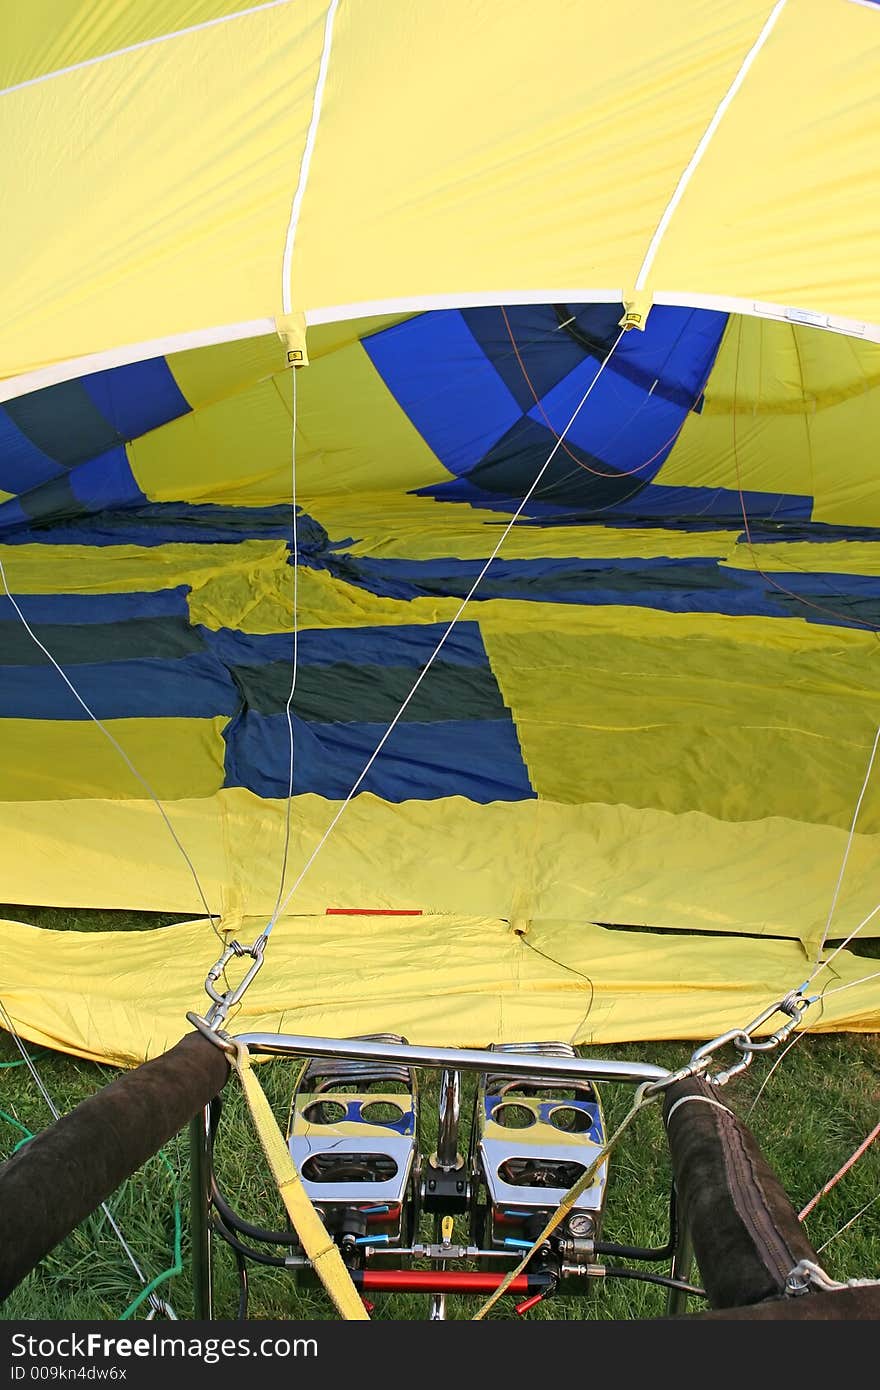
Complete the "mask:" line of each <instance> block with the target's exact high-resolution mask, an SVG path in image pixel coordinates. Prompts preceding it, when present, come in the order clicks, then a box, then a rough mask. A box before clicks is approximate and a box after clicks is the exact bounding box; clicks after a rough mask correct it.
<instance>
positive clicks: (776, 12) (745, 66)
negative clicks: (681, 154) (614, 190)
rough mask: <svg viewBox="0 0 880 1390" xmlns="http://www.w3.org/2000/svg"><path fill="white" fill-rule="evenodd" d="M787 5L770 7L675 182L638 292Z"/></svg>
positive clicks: (782, 0)
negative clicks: (724, 121)
mask: <svg viewBox="0 0 880 1390" xmlns="http://www.w3.org/2000/svg"><path fill="white" fill-rule="evenodd" d="M786 4H787V0H776V4H775V5H774V6H773V9H772V10H771V12H770V14H769V16H768V17H767V19H766V21H765V23H764V27H763V28H762V30H761V32H760V34H759V35H758V37H757V38H756V39H755V42H754V43H753V44H752V46H751V48H750V49H749V51H748V53H747V54H746V56H745V58H744V59H743V61H742V63H741V64H740V67H739V71H738V72H737V74H736V77H735V78H734V79H733V81H732V82H731V84H730V86H729V87H728V89H727V91H726V92H725V94H724V96H723V97H722V98H721V101H720V102H719V103H718V106H717V107H716V110H715V114H714V115H713V117H712V119H711V121H710V122H709V124H708V126H707V127H706V129H705V131H704V132H703V135H702V138H701V140H700V143H699V144H698V145H697V148H696V149H695V150H694V152H693V154H692V155H691V157H690V160H689V161H688V164H687V167H686V168H685V170H684V172H683V173H682V175H681V178H680V179H679V180H678V183H677V184H676V186H675V191H674V192H673V194H672V197H671V198H670V199H669V202H668V203H667V204H666V207H665V209H664V212H663V216H662V217H661V218H660V221H659V223H658V224H657V230H656V231H655V232H654V235H653V236H652V237H651V240H650V242H649V243H648V249H647V251H646V252H645V259H644V260H643V261H642V265H641V269H640V270H639V273H638V277H637V279H636V284H635V287H636V289H637V290H641V289H644V287H645V281H646V280H647V278H648V273H649V271H650V269H651V266H652V265H653V264H654V257H655V256H656V255H657V252H658V251H659V249H660V243H661V241H662V240H663V237H664V235H665V233H666V229H667V227H668V226H669V224H670V222H671V221H672V218H673V215H674V214H675V211H676V209H677V207H678V205H679V203H680V202H681V200H682V198H683V197H684V193H685V189H686V188H687V186H688V184H689V183H690V181H691V179H692V178H693V176H694V174H695V173H696V170H697V167H698V165H699V163H700V160H701V159H702V158H703V155H704V154H705V153H706V150H707V149H708V148H709V142H710V141H711V139H712V136H713V135H714V134H715V132H716V130H717V129H718V127H719V125H720V124H721V119H722V117H723V116H724V113H725V112H726V110H727V108H728V107H729V106H730V103H731V102H732V101H733V98H734V97H735V96H736V94H737V92H738V91H739V89H740V87H741V86H742V84H743V82H744V81H745V79H746V76H747V74H748V71H749V68H750V67H751V66H752V64H753V63H754V61H755V59H756V58H757V56H758V54H759V53H760V52H761V49H762V48H763V47H764V44H765V43H766V42H767V40H768V39H769V37H770V34H771V33H772V31H773V28H774V26H775V24H776V21H777V19H778V18H779V16H780V15H781V13H782V11H783V10H784V9H785V6H786Z"/></svg>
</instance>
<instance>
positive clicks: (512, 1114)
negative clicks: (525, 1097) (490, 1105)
mask: <svg viewBox="0 0 880 1390" xmlns="http://www.w3.org/2000/svg"><path fill="white" fill-rule="evenodd" d="M489 1118H490V1119H492V1120H494V1121H495V1123H496V1125H501V1126H502V1127H503V1128H504V1129H528V1128H529V1126H530V1125H533V1124H535V1123H536V1119H535V1112H534V1110H532V1109H530V1108H529V1106H528V1105H520V1104H519V1103H518V1102H517V1101H513V1100H505V1101H502V1102H501V1104H500V1105H496V1106H495V1109H494V1110H493V1111H492V1113H491V1115H490V1117H489Z"/></svg>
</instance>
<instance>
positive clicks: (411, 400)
mask: <svg viewBox="0 0 880 1390" xmlns="http://www.w3.org/2000/svg"><path fill="white" fill-rule="evenodd" d="M362 346H363V348H364V350H365V351H366V352H367V353H368V354H369V357H370V360H371V361H372V363H373V366H374V367H375V368H376V370H377V371H378V373H379V375H380V376H381V377H382V380H383V381H384V382H385V385H386V386H387V387H388V389H389V391H390V392H391V394H392V395H393V396H394V398H395V400H396V401H397V402H398V404H399V405H400V406H401V407H402V409H403V410H405V411H406V413H407V415H408V416H409V418H410V420H412V422H413V424H414V425H415V427H416V429H417V430H418V431H419V433H420V434H421V435H422V437H423V438H424V439H425V440H426V442H427V443H428V444H429V446H430V447H431V448H432V449H433V450H434V453H435V454H436V455H437V457H438V458H439V459H440V462H441V463H443V464H444V465H445V467H446V468H448V469H449V471H450V472H451V473H455V474H460V473H466V472H467V471H468V469H469V468H471V467H472V466H473V464H475V463H476V462H477V461H478V460H479V459H480V458H482V456H483V455H484V454H485V452H486V450H487V449H488V448H490V447H491V445H492V444H494V442H495V441H496V440H497V439H500V437H501V436H502V435H503V434H504V433H505V431H506V430H508V429H509V428H510V426H511V425H512V424H513V422H514V421H515V420H516V419H517V418H518V417H519V416H520V414H521V413H522V412H521V410H520V407H519V405H518V404H517V401H516V400H515V399H514V397H513V396H512V395H511V393H510V391H509V390H508V389H507V387H506V386H505V385H504V382H503V381H502V380H501V378H500V376H499V375H498V373H497V372H496V370H495V368H494V367H493V366H492V364H491V362H489V360H488V359H487V357H486V355H485V353H484V352H483V351H482V349H481V348H480V346H479V344H478V343H477V342H476V340H475V339H474V336H473V334H472V333H471V331H470V329H469V328H468V326H467V324H466V323H465V321H464V318H463V317H462V315H461V314H460V313H459V312H458V310H457V309H450V310H442V311H440V312H438V313H431V314H422V315H420V316H419V317H418V318H414V319H408V320H407V322H406V323H400V324H396V325H395V326H394V327H393V328H386V329H385V331H384V332H382V333H376V334H374V335H373V337H371V338H367V339H365V340H364V342H363V344H362Z"/></svg>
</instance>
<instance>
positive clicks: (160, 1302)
mask: <svg viewBox="0 0 880 1390" xmlns="http://www.w3.org/2000/svg"><path fill="white" fill-rule="evenodd" d="M0 1014H2V1015H3V1021H4V1023H5V1025H6V1028H7V1030H8V1032H9V1033H10V1035H11V1037H12V1039H13V1041H14V1042H15V1045H16V1047H17V1048H18V1050H19V1052H20V1053H21V1056H22V1060H23V1061H24V1063H25V1065H26V1066H27V1069H28V1071H29V1072H30V1074H31V1077H32V1079H33V1082H34V1085H35V1086H36V1087H37V1090H38V1091H39V1092H40V1095H41V1096H42V1097H43V1100H44V1101H45V1102H46V1105H47V1107H48V1109H49V1113H50V1114H51V1116H52V1118H53V1120H60V1119H61V1111H60V1110H59V1109H58V1106H57V1105H56V1104H55V1101H54V1100H53V1099H52V1095H51V1093H50V1092H49V1090H48V1088H47V1087H46V1084H45V1082H44V1081H43V1078H42V1077H41V1076H40V1073H39V1072H38V1070H37V1067H36V1064H35V1062H34V1059H33V1058H32V1057H31V1055H30V1053H29V1052H28V1050H27V1048H26V1047H25V1045H24V1043H23V1042H22V1040H21V1036H20V1034H19V1032H18V1029H17V1028H16V1026H15V1024H14V1022H13V1020H12V1017H11V1015H10V1013H9V1010H8V1009H7V1008H6V1005H5V1004H4V1002H3V1000H2V999H0ZM101 1211H102V1212H103V1213H104V1215H105V1217H106V1218H107V1222H108V1224H109V1226H110V1229H111V1230H112V1231H113V1234H114V1235H115V1236H116V1239H117V1240H118V1241H119V1244H120V1246H121V1247H122V1250H123V1252H124V1254H125V1257H126V1259H127V1260H128V1263H129V1264H130V1265H131V1267H132V1269H133V1270H134V1272H135V1274H136V1275H137V1277H138V1279H139V1280H140V1282H141V1284H143V1285H146V1283H147V1276H146V1275H145V1274H144V1271H143V1270H142V1269H141V1267H140V1265H139V1263H138V1261H137V1257H136V1256H135V1253H134V1251H133V1250H132V1248H131V1246H130V1245H129V1243H128V1241H127V1240H126V1239H125V1236H124V1235H123V1233H122V1229H121V1227H120V1225H119V1223H118V1221H117V1220H116V1218H115V1216H114V1215H113V1213H112V1211H111V1210H110V1208H109V1206H108V1205H107V1203H106V1202H102V1203H101ZM149 1301H150V1306H151V1307H152V1308H153V1309H154V1310H155V1311H156V1312H158V1313H162V1312H164V1311H165V1300H164V1299H161V1298H157V1296H156V1295H155V1294H151V1295H150V1299H149ZM168 1308H169V1309H171V1316H172V1317H174V1318H176V1316H177V1315H176V1314H175V1313H174V1310H173V1308H171V1305H170V1303H169V1304H168Z"/></svg>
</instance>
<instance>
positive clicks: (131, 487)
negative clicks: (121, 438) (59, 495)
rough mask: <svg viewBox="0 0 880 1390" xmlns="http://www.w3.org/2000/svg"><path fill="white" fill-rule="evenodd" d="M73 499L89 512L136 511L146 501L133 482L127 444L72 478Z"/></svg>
mask: <svg viewBox="0 0 880 1390" xmlns="http://www.w3.org/2000/svg"><path fill="white" fill-rule="evenodd" d="M69 478H70V487H71V491H72V492H73V495H74V497H75V498H76V499H77V501H79V502H81V503H82V505H83V508H84V509H85V510H86V511H89V512H102V511H109V510H111V509H112V508H114V507H134V506H137V505H138V503H140V502H145V501H146V498H145V497H144V494H143V493H142V492H141V490H140V488H139V487H138V485H137V483H136V482H135V480H134V475H133V474H132V471H131V467H130V465H129V462H128V455H127V454H126V452H125V445H124V444H117V446H116V448H115V449H110V450H109V451H108V452H107V453H106V454H99V456H98V457H97V458H93V459H89V461H88V463H81V464H80V465H79V467H78V468H74V469H73V470H72V471H71V472H70V474H69Z"/></svg>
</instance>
